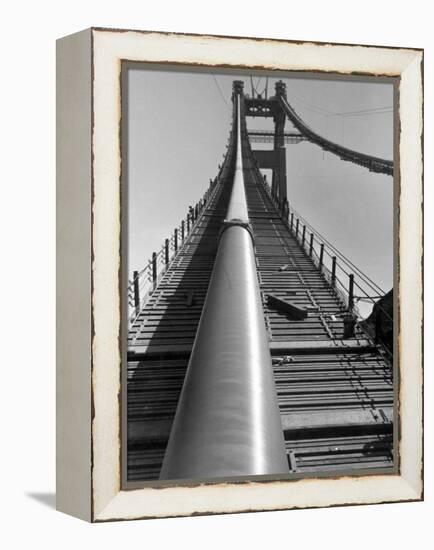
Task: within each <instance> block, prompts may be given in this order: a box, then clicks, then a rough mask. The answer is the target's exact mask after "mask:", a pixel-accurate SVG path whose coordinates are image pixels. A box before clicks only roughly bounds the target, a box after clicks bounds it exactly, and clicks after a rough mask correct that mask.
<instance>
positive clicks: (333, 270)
mask: <svg viewBox="0 0 434 550" xmlns="http://www.w3.org/2000/svg"><path fill="white" fill-rule="evenodd" d="M335 285H336V256H333V258H332V286H335Z"/></svg>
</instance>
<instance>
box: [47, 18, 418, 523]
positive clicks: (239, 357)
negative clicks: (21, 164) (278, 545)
mask: <svg viewBox="0 0 434 550" xmlns="http://www.w3.org/2000/svg"><path fill="white" fill-rule="evenodd" d="M57 135H58V141H57V151H58V152H57V183H58V185H57V188H58V199H57V212H58V229H57V236H58V246H57V273H58V276H57V289H58V292H57V294H58V296H57V303H58V306H57V342H58V344H57V503H58V509H59V510H62V511H64V512H67V513H69V514H72V515H74V516H77V517H80V518H83V519H85V520H88V521H93V522H102V521H111V520H121V519H140V518H158V517H172V516H186V515H197V514H222V513H236V512H246V511H259V510H261V511H262V510H282V509H291V508H301V507H303V508H308V507H325V506H336V505H349V504H370V503H386V502H397V501H413V500H421V499H422V498H423V417H422V412H423V411H422V404H423V393H422V388H423V365H422V323H423V301H422V298H423V293H422V275H423V274H422V255H423V231H422V216H423V189H422V183H423V181H422V179H423V159H422V138H423V51H422V50H420V49H412V48H408V49H402V48H385V47H381V46H361V45H342V44H323V43H315V42H296V41H281V40H272V39H270V40H264V39H261V40H259V39H254V38H239V37H222V36H201V35H185V34H173V33H157V32H149V31H146V32H145V31H125V30H111V29H102V28H93V29H89V30H86V31H82V32H80V33H77V34H75V35H71V36H68V37H65V38H62V39H60V40H59V41H58V45H57Z"/></svg>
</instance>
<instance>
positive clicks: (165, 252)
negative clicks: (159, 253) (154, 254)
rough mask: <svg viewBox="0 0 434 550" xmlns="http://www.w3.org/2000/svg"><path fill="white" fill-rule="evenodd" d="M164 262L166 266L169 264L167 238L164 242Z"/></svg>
mask: <svg viewBox="0 0 434 550" xmlns="http://www.w3.org/2000/svg"><path fill="white" fill-rule="evenodd" d="M164 263H165V264H166V266H167V265H168V264H169V239H166V240H165V242H164Z"/></svg>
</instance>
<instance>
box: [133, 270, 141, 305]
mask: <svg viewBox="0 0 434 550" xmlns="http://www.w3.org/2000/svg"><path fill="white" fill-rule="evenodd" d="M133 281H134V307H135V309H136V315H138V314H139V313H140V294H139V292H140V291H139V272H138V271H133Z"/></svg>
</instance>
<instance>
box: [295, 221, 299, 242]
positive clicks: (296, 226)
mask: <svg viewBox="0 0 434 550" xmlns="http://www.w3.org/2000/svg"><path fill="white" fill-rule="evenodd" d="M299 223H300V220H299V219H298V218H297V223H296V224H295V238H296V239H298V226H299Z"/></svg>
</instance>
